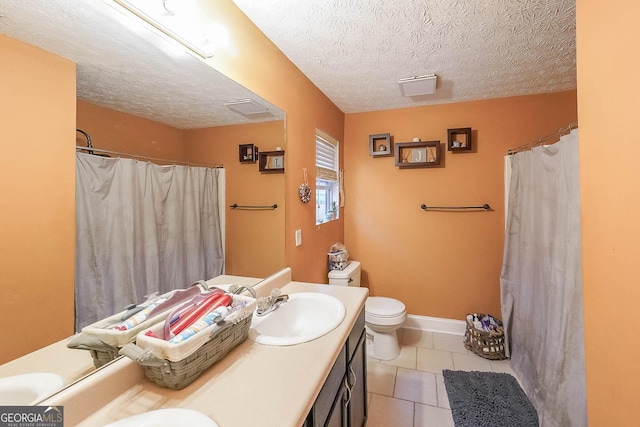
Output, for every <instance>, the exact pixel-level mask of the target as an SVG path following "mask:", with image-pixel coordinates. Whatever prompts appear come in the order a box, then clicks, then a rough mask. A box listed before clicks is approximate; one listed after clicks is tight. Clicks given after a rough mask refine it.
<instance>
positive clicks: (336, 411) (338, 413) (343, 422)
mask: <svg viewBox="0 0 640 427" xmlns="http://www.w3.org/2000/svg"><path fill="white" fill-rule="evenodd" d="M346 381H347V380H346V378H345V383H346ZM347 396H348V389H347V387H346V384H345V385H343V386H342V387H341V388H340V391H339V392H338V395H337V396H336V400H335V401H334V402H333V406H332V407H331V412H330V413H329V417H328V418H327V422H326V423H325V425H324V426H325V427H347V418H348V412H347Z"/></svg>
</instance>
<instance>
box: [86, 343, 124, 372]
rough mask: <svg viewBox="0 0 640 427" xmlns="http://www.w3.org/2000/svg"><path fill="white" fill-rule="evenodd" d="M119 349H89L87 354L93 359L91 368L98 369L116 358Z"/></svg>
mask: <svg viewBox="0 0 640 427" xmlns="http://www.w3.org/2000/svg"><path fill="white" fill-rule="evenodd" d="M119 350H120V348H119V347H113V350H95V349H89V354H91V357H92V358H93V366H95V367H96V368H100V367H102V366H104V365H106V364H107V363H109V362H111V361H113V360H115V358H116V357H118V351H119Z"/></svg>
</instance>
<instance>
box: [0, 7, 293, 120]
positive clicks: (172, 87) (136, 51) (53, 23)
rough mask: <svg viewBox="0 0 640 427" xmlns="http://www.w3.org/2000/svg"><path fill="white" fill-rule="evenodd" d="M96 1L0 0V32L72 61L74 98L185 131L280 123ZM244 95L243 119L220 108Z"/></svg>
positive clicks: (275, 114) (228, 83) (236, 88)
mask: <svg viewBox="0 0 640 427" xmlns="http://www.w3.org/2000/svg"><path fill="white" fill-rule="evenodd" d="M130 24H131V20H130V19H129V18H128V17H125V16H124V15H123V14H122V13H120V12H119V11H117V10H115V9H114V8H112V7H110V6H109V5H108V4H107V3H106V2H104V1H100V0H0V33H2V34H6V35H8V36H10V37H13V38H16V39H19V40H22V41H24V42H26V43H29V44H32V45H35V46H38V47H40V48H42V49H45V50H47V51H50V52H53V53H56V54H58V55H60V56H62V57H65V58H68V59H70V60H72V61H73V62H75V63H76V64H77V95H78V98H79V99H81V100H85V101H89V102H92V103H94V104H97V105H101V106H104V107H108V108H111V109H115V110H118V111H123V112H127V113H131V114H134V115H137V116H140V117H145V118H148V119H151V120H155V121H159V122H162V123H166V124H168V125H171V126H174V127H177V128H181V129H187V128H201V127H209V126H221V125H228V124H239V123H252V122H257V121H270V120H276V119H282V118H283V117H284V115H283V113H282V112H281V111H280V110H278V109H277V108H276V107H275V106H273V105H271V104H269V103H268V102H266V101H265V100H263V99H261V98H259V97H258V96H256V95H254V94H253V93H252V92H250V91H248V90H246V89H245V88H244V87H242V86H240V85H238V84H237V83H235V82H233V81H232V80H230V79H228V78H227V77H225V76H223V75H222V74H220V73H219V72H217V71H216V70H214V69H213V68H211V67H210V66H208V65H206V64H205V63H203V62H202V61H200V60H198V59H196V58H194V57H192V56H191V55H189V54H187V53H185V52H183V51H181V50H176V49H175V48H174V49H171V48H170V47H169V44H168V43H167V42H166V41H165V40H164V39H162V38H160V37H159V36H157V35H156V34H155V33H152V32H151V31H149V30H147V29H146V28H143V27H141V26H138V27H136V23H134V25H133V26H131V25H130ZM244 98H252V99H254V100H256V101H258V102H259V103H260V104H262V105H263V106H265V107H267V108H269V112H268V113H265V114H261V115H259V116H254V117H253V118H252V119H248V118H246V117H245V116H242V115H240V114H238V113H236V112H234V111H231V110H229V109H228V108H227V107H225V106H224V102H225V101H228V100H233V99H244Z"/></svg>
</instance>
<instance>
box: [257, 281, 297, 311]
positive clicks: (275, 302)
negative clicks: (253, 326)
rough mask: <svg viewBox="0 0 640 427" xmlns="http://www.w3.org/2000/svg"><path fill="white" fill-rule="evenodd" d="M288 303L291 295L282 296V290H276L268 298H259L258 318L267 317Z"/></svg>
mask: <svg viewBox="0 0 640 427" xmlns="http://www.w3.org/2000/svg"><path fill="white" fill-rule="evenodd" d="M287 301H289V295H281V292H280V289H277V288H276V289H274V290H272V291H271V295H269V296H268V297H260V298H258V308H257V309H256V316H266V315H267V314H269V313H271V312H272V311H274V310H276V309H277V308H278V307H280V306H281V305H282V304H284V303H285V302H287Z"/></svg>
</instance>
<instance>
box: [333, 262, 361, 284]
mask: <svg viewBox="0 0 640 427" xmlns="http://www.w3.org/2000/svg"><path fill="white" fill-rule="evenodd" d="M329 284H330V285H339V286H355V287H360V263H359V262H358V261H349V265H347V268H345V269H344V270H331V271H330V272H329Z"/></svg>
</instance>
